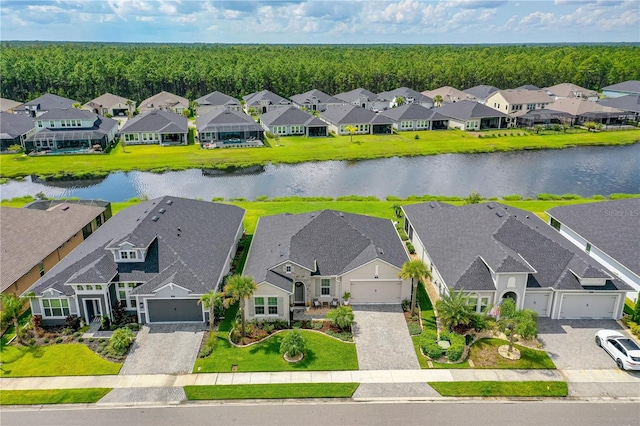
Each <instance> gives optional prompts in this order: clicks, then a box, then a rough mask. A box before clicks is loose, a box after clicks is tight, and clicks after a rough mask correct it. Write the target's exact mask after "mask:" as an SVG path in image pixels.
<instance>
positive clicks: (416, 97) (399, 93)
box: [378, 87, 433, 103]
mask: <svg viewBox="0 0 640 426" xmlns="http://www.w3.org/2000/svg"><path fill="white" fill-rule="evenodd" d="M398 97H403V98H404V99H405V100H407V99H408V98H412V99H413V102H419V103H422V102H424V103H430V102H433V99H431V97H430V96H428V95H426V94H425V93H420V92H418V91H415V90H413V89H410V88H408V87H399V88H397V89H393V90H389V91H386V92H381V93H378V99H383V100H387V101H390V102H391V101H393V100H395V99H396V98H398Z"/></svg>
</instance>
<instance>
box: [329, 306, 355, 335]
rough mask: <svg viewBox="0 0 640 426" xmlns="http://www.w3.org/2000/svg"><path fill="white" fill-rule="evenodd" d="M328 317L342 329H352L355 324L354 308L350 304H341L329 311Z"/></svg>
mask: <svg viewBox="0 0 640 426" xmlns="http://www.w3.org/2000/svg"><path fill="white" fill-rule="evenodd" d="M327 319H328V320H329V321H331V323H332V324H335V325H337V326H338V327H340V328H341V329H342V330H347V329H350V328H351V325H352V324H353V310H352V309H351V307H350V306H339V307H337V308H335V309H331V310H330V311H329V312H328V313H327Z"/></svg>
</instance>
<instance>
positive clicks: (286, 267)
mask: <svg viewBox="0 0 640 426" xmlns="http://www.w3.org/2000/svg"><path fill="white" fill-rule="evenodd" d="M284 271H285V272H286V273H287V274H290V273H291V272H292V271H293V267H292V266H291V265H285V267H284Z"/></svg>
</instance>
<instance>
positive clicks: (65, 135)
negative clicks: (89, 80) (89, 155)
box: [27, 108, 118, 141]
mask: <svg viewBox="0 0 640 426" xmlns="http://www.w3.org/2000/svg"><path fill="white" fill-rule="evenodd" d="M72 109H74V108H72ZM57 111H60V110H52V111H49V112H47V113H46V114H43V115H41V116H40V117H36V119H35V120H36V121H37V120H38V119H40V118H41V117H44V116H45V115H47V114H49V113H52V114H53V115H52V116H56V114H57ZM76 111H81V110H78V109H76ZM81 112H82V113H87V114H91V115H90V116H84V117H87V118H89V119H93V126H92V127H79V128H70V127H65V128H55V129H49V128H45V129H44V130H40V131H39V132H36V133H35V134H33V135H31V136H30V137H29V138H28V139H27V141H38V140H39V141H42V140H47V139H49V138H51V139H73V138H81V139H90V140H92V141H98V140H101V139H102V138H104V137H105V135H107V134H109V133H110V132H112V131H113V130H115V129H117V128H118V122H117V121H116V120H114V119H111V118H107V117H102V116H99V115H96V114H94V113H92V112H89V111H81ZM66 114H68V117H69V118H73V117H75V118H76V119H82V118H83V116H81V115H74V114H75V112H72V111H69V112H65V113H64V115H66ZM62 115H63V114H60V115H58V116H57V117H58V118H56V119H61V118H62ZM43 121H44V125H45V126H46V125H47V124H48V121H46V119H45V120H43Z"/></svg>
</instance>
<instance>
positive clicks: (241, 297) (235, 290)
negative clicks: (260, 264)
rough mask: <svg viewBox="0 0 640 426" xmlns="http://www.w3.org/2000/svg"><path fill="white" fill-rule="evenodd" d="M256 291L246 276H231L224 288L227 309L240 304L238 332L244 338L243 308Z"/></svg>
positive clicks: (251, 279) (250, 278)
mask: <svg viewBox="0 0 640 426" xmlns="http://www.w3.org/2000/svg"><path fill="white" fill-rule="evenodd" d="M257 289H258V286H256V283H255V282H253V278H252V277H248V276H246V275H240V274H236V275H232V276H231V277H229V279H228V280H227V284H226V285H225V286H224V292H225V293H226V295H227V296H228V298H227V299H226V300H225V304H226V306H227V307H228V306H229V305H230V304H232V303H235V302H238V303H240V324H241V325H240V332H241V335H242V337H244V336H245V328H244V308H245V303H246V300H247V299H248V298H250V297H251V296H252V295H253V292H254V291H256V290H257Z"/></svg>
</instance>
